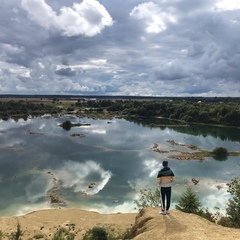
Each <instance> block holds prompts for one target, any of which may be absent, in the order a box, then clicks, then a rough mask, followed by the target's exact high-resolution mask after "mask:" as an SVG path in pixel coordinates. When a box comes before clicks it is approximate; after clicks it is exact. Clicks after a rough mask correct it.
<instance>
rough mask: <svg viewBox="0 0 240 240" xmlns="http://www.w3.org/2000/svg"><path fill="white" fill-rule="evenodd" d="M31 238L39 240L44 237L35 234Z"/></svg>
mask: <svg viewBox="0 0 240 240" xmlns="http://www.w3.org/2000/svg"><path fill="white" fill-rule="evenodd" d="M33 238H34V239H41V238H44V235H43V234H36V235H34V237H33Z"/></svg>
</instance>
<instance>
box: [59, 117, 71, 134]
mask: <svg viewBox="0 0 240 240" xmlns="http://www.w3.org/2000/svg"><path fill="white" fill-rule="evenodd" d="M60 126H61V127H62V128H63V129H64V130H66V131H69V130H70V129H71V127H72V123H71V121H69V120H66V121H65V122H63V123H62V124H61V125H60Z"/></svg>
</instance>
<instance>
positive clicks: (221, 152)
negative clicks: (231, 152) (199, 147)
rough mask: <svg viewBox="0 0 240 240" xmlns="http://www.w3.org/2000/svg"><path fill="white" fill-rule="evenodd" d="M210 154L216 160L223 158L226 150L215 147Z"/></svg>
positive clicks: (226, 154) (226, 153) (225, 156)
mask: <svg viewBox="0 0 240 240" xmlns="http://www.w3.org/2000/svg"><path fill="white" fill-rule="evenodd" d="M212 154H213V157H214V158H216V159H217V160H225V159H226V158H227V156H228V150H227V149H226V148H224V147H217V148H214V149H213V151H212Z"/></svg>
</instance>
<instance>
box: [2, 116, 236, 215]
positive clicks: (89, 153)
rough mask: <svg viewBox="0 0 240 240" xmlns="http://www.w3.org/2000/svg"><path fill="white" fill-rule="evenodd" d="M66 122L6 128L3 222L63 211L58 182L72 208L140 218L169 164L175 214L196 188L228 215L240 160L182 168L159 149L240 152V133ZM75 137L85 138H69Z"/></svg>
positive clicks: (58, 120)
mask: <svg viewBox="0 0 240 240" xmlns="http://www.w3.org/2000/svg"><path fill="white" fill-rule="evenodd" d="M67 119H69V118H68V117H63V118H51V119H43V118H33V119H31V118H29V119H28V120H27V121H24V120H19V121H18V122H15V121H13V120H9V121H0V195H1V198H0V214H1V215H5V216H6V215H17V214H23V213H26V212H29V211H33V210H38V209H44V208H52V207H57V206H53V205H51V204H50V202H49V198H48V197H47V195H49V192H50V191H53V188H54V186H55V185H54V182H56V181H57V183H58V185H57V187H58V189H57V193H58V195H59V197H60V198H61V199H62V200H64V201H65V202H66V204H67V207H76V208H82V209H88V210H95V211H99V212H108V213H109V212H134V211H136V210H135V207H136V206H135V204H134V202H133V201H134V199H137V198H138V197H139V190H140V189H143V188H147V187H155V186H156V175H157V172H158V170H159V169H160V168H161V163H162V161H163V160H166V159H167V160H168V161H169V165H170V167H171V168H172V170H173V171H174V173H175V175H176V182H175V183H174V185H173V197H172V200H173V206H172V207H174V204H175V202H177V200H178V199H179V197H180V195H181V194H182V192H183V191H185V188H186V186H188V185H190V186H192V187H193V188H194V190H195V191H196V192H197V194H198V196H199V198H200V200H201V202H202V204H203V205H204V206H205V207H208V208H209V209H210V210H211V209H213V210H214V208H215V207H220V208H221V209H223V211H224V208H225V205H226V203H227V200H228V198H229V194H228V193H227V187H226V183H227V182H229V181H230V180H231V179H232V178H233V177H234V176H239V175H240V158H239V157H229V158H228V159H227V160H225V161H216V160H215V159H213V158H208V159H207V160H206V161H196V160H191V161H178V160H172V159H168V158H167V157H168V155H169V154H167V153H164V154H160V153H157V152H154V151H153V150H152V147H153V144H154V143H157V144H158V145H159V147H160V148H161V149H163V150H171V149H179V150H183V151H186V150H187V149H186V148H184V147H180V146H171V145H170V144H169V143H167V140H170V139H172V140H174V141H175V142H178V143H182V144H193V145H196V146H198V147H201V148H203V149H207V150H212V149H214V148H215V147H220V146H222V147H225V148H227V149H228V150H229V151H239V149H240V144H239V143H240V137H239V136H240V130H239V129H236V128H235V129H234V128H220V127H207V126H197V125H193V126H189V127H181V128H179V127H151V128H150V127H148V126H147V125H146V124H145V123H144V122H143V121H127V120H124V119H112V120H93V119H88V118H77V117H74V118H71V119H70V120H71V121H72V122H74V123H90V124H91V125H90V126H81V127H74V128H71V130H70V131H65V130H64V129H62V128H61V127H59V124H61V123H62V122H64V121H65V120H67ZM147 121H148V122H151V121H152V122H154V123H156V121H160V120H156V119H148V120H147ZM157 123H159V122H157ZM30 133H31V134H30ZM75 133H77V134H85V135H86V137H83V138H81V137H72V136H70V135H71V134H75ZM193 177H194V178H198V179H199V180H200V182H199V184H198V185H196V186H194V185H193V184H192V182H191V179H192V178H193ZM55 187H56V186H55Z"/></svg>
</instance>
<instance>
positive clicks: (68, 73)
mask: <svg viewBox="0 0 240 240" xmlns="http://www.w3.org/2000/svg"><path fill="white" fill-rule="evenodd" d="M55 73H56V74H58V75H61V76H76V72H75V71H73V70H72V69H71V68H61V69H59V70H56V71H55Z"/></svg>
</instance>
